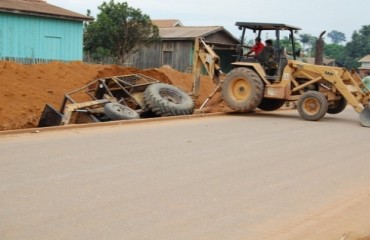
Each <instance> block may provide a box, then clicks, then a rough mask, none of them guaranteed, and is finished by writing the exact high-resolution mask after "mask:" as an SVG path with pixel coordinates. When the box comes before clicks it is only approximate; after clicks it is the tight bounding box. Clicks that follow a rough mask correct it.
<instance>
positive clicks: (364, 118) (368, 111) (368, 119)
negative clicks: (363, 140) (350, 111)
mask: <svg viewBox="0 0 370 240" xmlns="http://www.w3.org/2000/svg"><path fill="white" fill-rule="evenodd" d="M360 123H361V125H362V126H364V127H370V105H369V106H367V107H365V108H364V110H362V111H361V112H360Z"/></svg>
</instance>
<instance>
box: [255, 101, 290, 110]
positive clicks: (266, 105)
mask: <svg viewBox="0 0 370 240" xmlns="http://www.w3.org/2000/svg"><path fill="white" fill-rule="evenodd" d="M284 103H285V100H282V99H272V98H263V99H262V101H261V103H260V104H259V105H258V108H259V109H261V110H263V111H275V110H277V109H279V108H281V107H282V106H283V105H284Z"/></svg>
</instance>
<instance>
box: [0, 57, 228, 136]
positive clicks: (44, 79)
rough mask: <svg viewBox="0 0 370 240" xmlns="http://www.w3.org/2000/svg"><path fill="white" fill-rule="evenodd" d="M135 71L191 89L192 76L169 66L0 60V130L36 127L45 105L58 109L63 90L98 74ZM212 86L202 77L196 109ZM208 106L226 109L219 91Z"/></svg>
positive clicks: (102, 75) (214, 108)
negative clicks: (134, 66) (140, 67)
mask: <svg viewBox="0 0 370 240" xmlns="http://www.w3.org/2000/svg"><path fill="white" fill-rule="evenodd" d="M137 73H141V74H143V75H146V76H148V77H151V78H154V79H157V80H159V81H161V82H164V83H169V84H173V85H175V86H177V87H178V88H180V89H182V90H184V91H185V92H187V93H190V92H191V91H192V84H193V79H194V77H193V75H192V74H190V73H183V72H179V71H176V70H174V69H171V68H169V67H161V68H155V69H145V70H140V69H136V68H131V67H120V66H116V65H99V64H85V63H82V62H71V63H62V62H51V63H48V64H34V65H22V64H17V63H14V62H8V61H0V84H1V87H0V130H1V131H3V130H13V129H22V128H32V127H36V126H37V124H38V121H39V119H40V116H41V113H42V111H43V109H44V106H45V104H51V105H52V106H54V107H56V109H58V108H59V106H60V104H61V102H62V100H63V97H64V94H65V93H67V92H70V91H72V90H75V89H77V88H80V87H82V86H84V85H85V84H86V83H88V82H90V81H92V80H95V79H97V78H100V77H110V76H120V75H127V74H137ZM215 87H216V85H215V84H214V83H213V82H212V81H211V80H210V79H209V78H208V77H207V76H202V78H201V88H200V96H199V99H198V100H197V103H196V108H198V107H199V106H200V105H201V104H202V103H203V101H204V100H205V99H206V98H207V97H208V96H209V94H210V93H212V92H213V90H214V89H215ZM207 106H208V107H207V108H206V111H207V112H224V111H229V109H228V108H227V107H226V106H225V104H223V103H222V102H221V100H220V96H219V94H216V96H215V97H214V98H212V100H211V101H210V102H209V103H208V105H207Z"/></svg>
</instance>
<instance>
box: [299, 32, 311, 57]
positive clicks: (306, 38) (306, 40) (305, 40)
mask: <svg viewBox="0 0 370 240" xmlns="http://www.w3.org/2000/svg"><path fill="white" fill-rule="evenodd" d="M311 38H312V36H311V35H310V34H306V33H303V34H299V40H300V41H301V43H302V48H303V49H302V50H303V53H304V51H305V50H306V45H309V47H308V48H310V43H311Z"/></svg>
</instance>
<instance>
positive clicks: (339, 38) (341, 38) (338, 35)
mask: <svg viewBox="0 0 370 240" xmlns="http://www.w3.org/2000/svg"><path fill="white" fill-rule="evenodd" d="M328 37H329V38H330V39H331V41H332V43H334V44H340V43H342V42H345V41H346V35H344V33H342V32H338V31H336V30H333V31H331V32H330V33H328Z"/></svg>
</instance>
